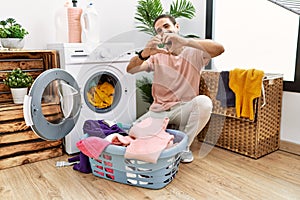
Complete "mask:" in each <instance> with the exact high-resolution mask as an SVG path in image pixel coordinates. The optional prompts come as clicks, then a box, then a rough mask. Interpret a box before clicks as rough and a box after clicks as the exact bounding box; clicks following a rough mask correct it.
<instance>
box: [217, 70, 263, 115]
mask: <svg viewBox="0 0 300 200" xmlns="http://www.w3.org/2000/svg"><path fill="white" fill-rule="evenodd" d="M263 78H264V72H263V71H261V70H257V69H248V70H246V69H239V68H236V69H233V70H231V71H222V72H220V77H219V84H218V91H217V96H216V99H217V100H219V101H220V102H221V106H223V107H235V109H236V116H237V117H244V118H248V119H250V120H253V119H254V108H253V101H254V99H256V98H258V97H260V95H261V91H262V87H263V84H262V83H263Z"/></svg>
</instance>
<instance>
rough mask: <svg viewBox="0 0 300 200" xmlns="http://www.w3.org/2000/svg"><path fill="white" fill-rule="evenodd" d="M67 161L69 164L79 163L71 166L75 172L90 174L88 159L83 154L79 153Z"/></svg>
mask: <svg viewBox="0 0 300 200" xmlns="http://www.w3.org/2000/svg"><path fill="white" fill-rule="evenodd" d="M68 161H69V162H75V161H79V163H77V164H75V165H74V166H73V169H74V170H76V171H79V172H82V173H86V174H88V173H91V172H92V168H91V164H90V161H89V157H88V156H86V155H85V154H83V153H82V152H80V153H79V155H76V156H74V157H72V158H69V159H68Z"/></svg>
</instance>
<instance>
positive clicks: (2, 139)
mask: <svg viewBox="0 0 300 200" xmlns="http://www.w3.org/2000/svg"><path fill="white" fill-rule="evenodd" d="M39 138H40V137H39V136H38V135H36V134H35V133H34V132H33V131H31V130H29V131H23V132H17V133H11V134H0V144H8V143H16V142H24V141H28V140H36V139H39Z"/></svg>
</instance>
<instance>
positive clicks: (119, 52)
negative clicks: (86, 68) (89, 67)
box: [48, 43, 134, 65]
mask: <svg viewBox="0 0 300 200" xmlns="http://www.w3.org/2000/svg"><path fill="white" fill-rule="evenodd" d="M133 46H134V45H133V44H132V43H101V44H97V45H95V44H91V45H88V44H85V43H60V44H50V45H48V48H49V49H57V50H59V54H60V59H61V63H64V65H68V64H87V63H99V62H113V61H129V60H130V59H131V57H132V56H133V53H131V52H134V51H133Z"/></svg>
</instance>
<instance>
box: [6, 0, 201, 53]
mask: <svg viewBox="0 0 300 200" xmlns="http://www.w3.org/2000/svg"><path fill="white" fill-rule="evenodd" d="M64 2H65V0H51V1H49V0H39V1H36V0H27V1H20V0H10V1H6V0H0V5H1V7H0V19H1V20H4V19H6V18H7V17H13V18H15V19H16V20H17V22H19V23H20V24H22V25H23V27H24V28H26V29H27V30H28V32H29V33H30V34H29V35H28V36H26V43H25V48H26V49H43V48H46V46H47V43H54V42H56V41H55V24H54V19H55V12H56V11H57V10H58V9H59V8H61V7H63V5H64ZM89 2H93V3H94V5H95V7H96V9H97V11H98V13H99V16H100V20H101V21H100V26H101V30H103V31H102V32H101V35H100V37H101V39H102V41H107V40H113V41H126V42H134V43H135V44H136V47H142V46H143V45H144V44H145V42H146V41H147V38H148V35H146V34H144V33H141V32H138V31H137V29H136V28H135V26H136V24H135V20H134V15H135V10H136V5H137V0H136V1H134V0H101V1H100V0H98V1H96V0H92V1H89V0H78V7H80V8H83V9H84V8H85V7H86V5H87V4H88V3H89ZM161 2H162V4H163V6H164V8H165V9H167V10H168V8H169V4H170V3H171V2H172V0H162V1H161ZM191 2H192V3H193V4H194V6H195V7H196V9H197V17H195V18H194V19H192V20H188V21H187V20H179V22H182V30H183V31H182V33H185V32H188V33H194V34H197V35H199V36H201V37H204V28H203V26H202V24H203V22H204V17H205V12H204V11H205V10H203V4H204V3H205V0H200V1H197V0H191Z"/></svg>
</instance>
